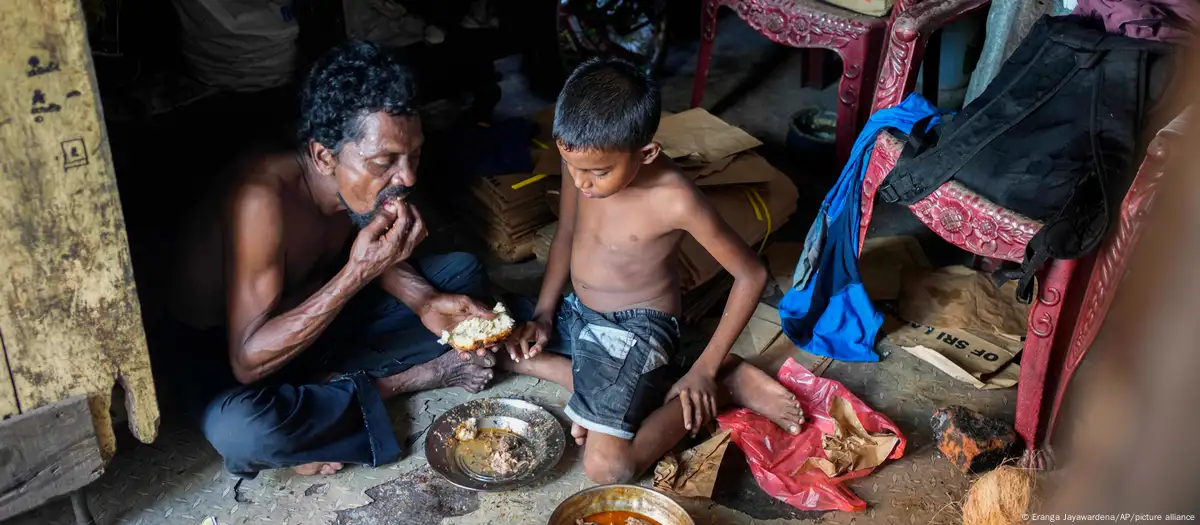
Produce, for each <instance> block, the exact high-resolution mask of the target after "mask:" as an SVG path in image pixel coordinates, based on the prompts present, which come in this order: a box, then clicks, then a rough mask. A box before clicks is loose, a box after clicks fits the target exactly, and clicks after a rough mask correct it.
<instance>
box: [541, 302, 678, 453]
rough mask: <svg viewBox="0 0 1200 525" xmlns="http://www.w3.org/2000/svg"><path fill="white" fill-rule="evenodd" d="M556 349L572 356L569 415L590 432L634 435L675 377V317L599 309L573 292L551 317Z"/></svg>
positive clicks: (653, 312) (643, 310) (644, 311)
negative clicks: (572, 383)
mask: <svg viewBox="0 0 1200 525" xmlns="http://www.w3.org/2000/svg"><path fill="white" fill-rule="evenodd" d="M555 321H556V322H555V324H556V328H557V332H558V334H557V335H558V339H559V341H556V342H557V343H558V345H554V344H553V343H552V344H551V348H555V346H557V347H558V348H556V350H558V351H559V352H561V353H563V354H566V355H569V356H571V372H572V373H571V376H572V379H573V381H574V383H575V393H574V394H572V395H571V400H570V401H569V402H567V410H566V412H567V417H570V418H571V420H573V421H574V422H575V423H578V424H579V425H580V426H582V427H584V428H586V429H588V430H589V431H593V432H600V433H602V434H609V435H612V436H616V437H619V438H622V439H633V436H634V434H635V433H636V432H637V430H638V428H639V427H640V426H641V424H642V421H645V419H646V417H647V416H649V415H650V413H651V412H654V411H655V410H657V409H658V408H659V407H661V406H663V404H664V399H663V398H664V397H666V395H667V392H669V391H670V389H671V386H672V385H673V384H674V381H675V380H676V379H677V378H678V373H677V372H678V370H677V368H678V367H677V366H672V362H673V360H674V357H675V353H676V351H677V350H678V348H679V341H680V336H679V322H678V321H677V320H676V319H675V317H673V316H671V315H668V314H665V313H663V312H659V311H657V310H651V309H647V308H638V309H632V310H624V311H620V312H613V313H599V312H595V311H593V310H592V309H590V308H588V307H586V306H584V305H583V303H582V302H580V301H579V298H578V297H576V296H575V295H574V294H572V295H570V296H569V297H567V298H566V299H564V300H563V303H562V305H561V306H560V307H559V309H558V318H557V319H556V320H555Z"/></svg>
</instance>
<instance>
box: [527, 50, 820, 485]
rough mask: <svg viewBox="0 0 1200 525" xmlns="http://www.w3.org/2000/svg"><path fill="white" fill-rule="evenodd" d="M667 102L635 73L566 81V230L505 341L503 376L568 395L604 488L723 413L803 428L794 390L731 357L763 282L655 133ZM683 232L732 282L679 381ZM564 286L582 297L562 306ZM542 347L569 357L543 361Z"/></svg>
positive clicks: (630, 68)
mask: <svg viewBox="0 0 1200 525" xmlns="http://www.w3.org/2000/svg"><path fill="white" fill-rule="evenodd" d="M661 105H662V102H661V97H660V94H659V90H658V86H657V85H656V84H655V82H654V81H653V80H652V79H651V78H649V77H648V76H647V75H645V74H644V73H643V72H642V71H641V70H640V69H638V68H637V67H636V66H634V65H632V64H630V63H628V62H624V61H619V60H592V61H589V62H587V63H585V64H583V65H581V66H580V67H579V68H578V69H576V70H575V72H574V73H573V74H572V75H571V77H570V78H569V79H568V80H567V82H566V85H565V87H564V88H563V91H562V93H561V94H560V95H559V97H558V106H557V108H556V110H555V114H554V138H555V141H556V143H557V145H558V149H559V151H560V152H561V153H562V157H563V164H564V168H565V169H564V175H563V177H562V180H563V182H562V197H561V198H562V203H561V206H560V213H559V222H558V229H557V231H556V233H555V236H554V241H553V243H552V244H551V247H550V258H549V261H548V263H547V267H546V275H545V278H544V280H543V283H542V290H541V294H540V295H539V297H538V302H537V307H536V309H535V311H534V316H533V320H532V321H531V322H529V323H527V324H524V325H522V326H520V327H519V328H518V330H517V332H516V333H514V334H513V336H512V337H510V338H509V340H508V341H507V342H506V343H505V345H506V347H507V349H508V353H509V355H510V358H511V359H512V361H514V363H511V364H509V363H505V364H506V365H508V366H506V368H512V369H514V370H516V371H518V372H522V373H526V374H531V375H535V376H538V377H543V378H546V379H550V380H552V381H555V382H557V383H559V384H562V385H564V386H565V387H567V388H569V389H571V390H572V391H573V395H572V397H571V400H570V402H569V403H568V405H567V415H568V416H569V417H570V418H571V419H572V420H573V421H574V423H575V424H574V425H573V428H572V430H571V433H572V435H574V436H575V438H576V441H577V442H579V443H580V444H585V443H584V441H585V439H586V444H585V448H584V471H585V472H586V474H587V476H588V477H589V478H591V479H592V481H595V482H597V483H615V482H627V481H630V480H632V479H633V478H634V477H636V476H637V475H638V474H640V473H642V472H645V471H646V470H647V469H648V468H650V466H651V465H653V464H654V462H655V461H657V460H658V459H659V458H660V457H662V455H663V454H665V453H666V452H668V451H669V450H670V449H671V448H672V447H674V446H675V444H676V443H678V442H679V440H681V439H682V438H683V437H684V436H685V434H687V433H688V432H689V431H690V432H691V433H693V434H695V433H696V432H697V431H699V430H700V428H701V427H702V426H703V425H704V424H706V423H707V422H708V421H709V420H710V419H712V418H713V417H714V416H716V414H717V411H718V409H719V407H721V406H723V405H726V404H731V403H732V404H737V405H740V406H744V407H747V408H750V409H752V410H754V411H756V412H758V413H760V414H763V415H764V416H766V417H768V418H770V419H771V420H772V421H774V422H775V423H776V424H778V425H780V426H781V427H783V428H784V429H786V430H788V431H790V432H796V431H798V430H799V425H800V422H801V419H802V415H801V412H800V407H799V404H798V403H797V402H796V400H795V398H794V396H792V395H791V393H790V392H789V391H788V390H787V389H786V388H784V387H783V386H782V385H780V384H779V383H778V382H776V381H775V380H774V379H772V378H771V377H770V376H768V375H767V374H765V373H763V372H762V371H761V370H758V369H757V368H754V367H753V366H750V365H748V364H745V363H743V362H741V361H740V360H737V359H736V358H731V357H729V356H728V354H729V349H730V347H731V346H732V345H733V342H734V340H735V339H737V337H738V334H740V333H741V331H742V330H743V329H744V328H745V326H746V323H747V322H748V321H749V319H750V316H751V314H752V313H753V311H754V308H755V306H756V305H757V303H758V299H759V296H760V294H761V293H762V290H763V286H764V285H765V284H766V281H767V272H766V269H765V268H764V267H763V266H762V264H761V263H760V262H759V261H758V259H757V258H756V257H755V255H754V253H753V252H752V251H751V250H750V248H749V247H748V246H747V245H746V243H745V242H744V241H743V240H742V239H741V238H740V237H738V235H737V234H736V233H735V232H734V231H733V230H732V229H731V228H730V227H729V225H728V224H726V223H725V221H724V220H722V218H721V217H720V215H718V214H717V212H716V211H715V210H714V209H713V207H712V205H711V204H710V203H709V202H708V201H707V200H706V199H705V197H704V195H703V194H701V193H700V190H699V189H698V188H696V186H695V185H694V184H692V183H691V181H690V179H688V178H687V177H686V176H684V175H683V174H682V173H681V172H680V170H679V168H678V167H677V166H676V165H675V164H674V163H673V162H672V161H671V160H670V159H669V158H666V157H665V156H663V155H660V148H659V145H658V144H656V143H655V142H654V133H655V132H656V131H657V129H658V121H659V115H660V113H661V111H662V108H661ZM684 232H687V233H689V234H691V235H692V236H693V237H695V238H696V240H697V241H699V242H700V244H701V245H703V246H704V247H705V248H706V249H707V250H708V252H709V253H711V254H712V255H713V257H715V258H716V259H717V261H719V262H720V263H721V265H722V266H724V267H725V269H726V270H727V271H728V272H729V273H730V274H732V275H733V277H734V279H735V280H734V285H733V290H732V291H731V292H730V294H729V300H728V302H727V303H726V305H725V313H724V315H722V316H721V321H720V324H719V325H718V326H717V329H716V332H715V333H714V334H713V337H712V339H711V340H710V341H709V343H708V346H707V347H706V348H705V350H704V352H703V353H702V354H701V355H700V357H699V358H698V359H697V360H696V362H695V364H694V365H692V367H691V369H690V370H688V371H687V372H686V374H685V375H683V377H682V378H679V379H678V381H675V382H674V383H672V381H673V380H674V379H676V378H678V375H675V376H674V377H672V376H671V371H672V368H673V367H672V366H671V363H673V362H674V361H675V353H676V351H677V350H678V348H679V338H680V334H679V324H678V322H677V320H676V317H677V316H679V314H680V310H681V305H680V302H681V294H680V282H679V269H678V263H677V261H678V248H679V243H680V240H681V239H682V237H683V234H684ZM568 277H570V279H571V282H572V284H573V288H574V292H575V293H574V294H573V295H571V296H570V297H568V298H566V299H565V300H563V299H562V298H561V297H562V296H561V294H562V290H563V287H564V286H565V285H566V284H567V278H568ZM555 328H557V333H555V330H554V329H555ZM555 336H557V337H555ZM552 339H561V341H554V343H557V344H553V343H551V341H552ZM531 342H532V344H530V343H531ZM547 346H549V347H550V348H551V349H557V348H556V347H559V348H561V351H562V353H563V354H566V355H569V356H570V360H568V359H566V358H564V357H563V356H561V355H554V354H551V353H544V354H543V353H540V352H541V350H542V349H544V348H546V347H547ZM664 403H665V404H664Z"/></svg>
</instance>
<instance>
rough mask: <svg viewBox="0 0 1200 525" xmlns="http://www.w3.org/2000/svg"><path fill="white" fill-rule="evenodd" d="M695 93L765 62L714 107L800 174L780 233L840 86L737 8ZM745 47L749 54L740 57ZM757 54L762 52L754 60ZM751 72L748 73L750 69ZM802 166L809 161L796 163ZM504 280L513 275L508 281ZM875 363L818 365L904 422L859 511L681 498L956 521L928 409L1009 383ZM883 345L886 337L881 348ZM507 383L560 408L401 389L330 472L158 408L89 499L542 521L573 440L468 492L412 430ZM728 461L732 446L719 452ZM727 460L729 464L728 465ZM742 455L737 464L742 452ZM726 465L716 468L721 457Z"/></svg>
mask: <svg viewBox="0 0 1200 525" xmlns="http://www.w3.org/2000/svg"><path fill="white" fill-rule="evenodd" d="M718 35H719V36H718V39H717V45H716V56H715V57H714V62H713V70H712V73H711V75H710V82H709V87H708V96H707V98H706V106H708V107H711V106H712V105H713V104H715V103H716V101H718V100H720V99H721V98H723V97H724V96H725V95H726V94H729V93H731V92H735V91H736V90H737V86H738V84H739V83H741V82H742V81H743V80H745V79H746V78H747V77H748V76H753V75H755V74H756V73H752V71H754V70H755V69H756V68H759V69H766V70H767V73H769V74H766V75H765V76H764V77H763V79H762V81H761V82H758V83H757V84H756V85H755V86H754V87H752V88H751V89H748V90H744V92H742V93H741V94H740V96H739V97H738V98H737V99H736V100H734V101H732V103H731V104H726V106H727V109H725V110H724V111H721V112H720V113H719V114H720V116H721V117H722V118H724V119H726V120H727V121H729V122H731V123H733V124H736V125H739V126H742V127H744V128H745V129H747V130H748V131H750V132H751V133H752V134H754V135H756V136H758V137H759V138H760V139H762V140H763V141H764V142H765V143H766V146H764V149H767V150H772V151H773V152H774V153H770V152H767V153H765V154H767V155H768V158H769V159H771V160H772V162H773V163H775V164H776V165H777V166H779V167H780V168H781V169H783V170H784V171H786V172H788V173H789V175H791V176H793V178H794V179H795V180H796V181H797V184H798V186H799V187H800V190H801V203H800V210H799V211H798V212H797V214H796V215H795V216H794V217H793V219H792V224H791V225H789V227H788V228H787V229H786V232H790V233H785V234H783V235H782V236H781V238H784V239H787V238H789V237H790V238H792V239H798V238H799V236H802V235H803V231H804V230H805V229H806V228H807V225H808V224H809V222H810V221H811V219H812V217H813V216H814V214H815V207H816V204H817V203H819V202H820V199H821V197H822V196H823V195H824V193H825V191H826V190H827V189H828V187H829V185H830V184H831V183H832V182H833V180H834V179H835V178H836V173H834V172H832V171H831V170H824V171H822V170H813V169H811V166H806V164H805V159H795V158H789V156H788V155H787V154H786V153H785V152H782V151H781V149H782V148H781V145H782V143H783V140H784V135H785V133H786V129H787V119H788V116H789V115H790V114H791V113H792V112H793V111H795V110H796V109H799V108H800V107H802V106H805V105H808V104H822V105H826V106H827V107H832V105H833V104H835V103H836V95H835V92H834V90H833V87H834V86H831V87H829V88H827V89H824V90H820V91H818V90H811V89H803V88H801V87H800V81H799V72H800V70H801V68H800V66H801V64H800V59H801V56H800V54H799V53H794V52H783V53H780V52H779V50H778V49H775V48H774V46H772V45H771V44H770V43H769V42H767V41H766V40H765V39H764V38H762V37H760V36H758V35H756V34H754V33H753V31H752V30H750V29H749V28H747V27H746V26H745V24H744V23H742V22H741V21H740V20H738V19H736V18H735V17H727V18H726V19H724V20H723V21H722V23H721V26H720V30H719V33H718ZM694 57H695V48H694V46H693V47H691V48H688V47H687V46H684V47H682V48H680V49H675V50H673V52H672V54H671V56H670V58H669V60H668V70H669V71H668V75H667V77H666V79H665V81H664V102H665V106H666V109H668V110H671V111H679V110H682V109H685V108H686V106H687V102H688V99H689V98H690V91H691V74H692V68H694V63H695V58H694ZM747 57H750V58H747ZM511 66H512V64H501V70H502V71H507V72H508V73H507V74H506V75H505V79H504V81H503V83H502V84H503V87H504V99H503V100H502V102H501V105H500V108H499V112H500V113H501V114H511V115H519V114H528V113H530V112H532V111H534V110H537V109H540V108H541V107H544V105H545V104H546V102H545V101H541V100H538V99H536V97H533V96H531V95H529V94H528V92H527V91H526V90H524V89H523V83H522V79H521V78H520V77H519V76H515V75H514V74H512V73H511V71H512V70H513V69H515V68H512V67H511ZM760 66H761V67H760ZM748 72H750V73H748ZM806 170H807V171H806ZM908 226H910V224H909V223H907V222H905V221H904V220H902V219H900V218H897V219H896V221H895V222H891V221H888V220H877V221H876V224H875V227H873V229H872V231H875V232H880V233H896V232H897V231H904V230H905V228H907V227H908ZM491 271H492V272H493V276H494V277H495V278H499V279H506V280H508V281H514V280H515V281H519V282H518V284H521V283H522V282H523V284H524V286H520V287H521V288H526V289H528V287H533V289H536V283H537V276H538V268H537V267H536V265H531V264H525V265H516V266H509V267H494V268H492V269H491ZM508 284H511V283H508ZM880 350H881V351H882V352H884V353H885V354H887V355H886V357H885V358H884V359H883V360H882V361H881V362H880V363H877V364H854V363H840V362H837V363H834V364H832V365H831V366H830V367H829V368H828V369H827V370H826V372H825V374H824V376H825V377H828V378H832V379H836V380H838V381H841V382H842V383H843V384H844V385H846V386H847V387H848V388H849V389H850V390H851V391H853V392H855V393H856V394H857V395H858V396H859V397H860V398H862V399H863V400H864V401H865V402H867V403H868V404H870V405H871V406H872V407H874V408H875V409H876V410H879V411H881V412H883V413H884V414H886V415H888V416H889V417H890V418H891V419H892V420H894V421H895V422H896V424H897V425H898V426H899V427H900V428H901V430H902V431H903V432H904V433H905V435H906V437H907V438H908V440H909V441H908V449H907V453H906V454H905V456H904V457H903V458H901V459H899V460H896V461H889V462H887V463H885V464H884V465H883V466H882V467H881V468H879V469H878V470H877V471H876V472H875V473H874V474H872V475H871V476H868V477H865V478H862V479H859V480H856V481H854V482H851V483H850V487H851V488H852V489H853V490H854V492H855V493H856V494H858V495H859V497H861V498H863V499H864V500H866V501H867V503H868V504H869V508H868V510H867V511H865V512H862V513H854V514H850V513H841V512H830V513H825V514H815V513H799V512H796V511H795V510H794V509H792V508H791V507H788V506H787V505H784V504H782V503H779V502H776V501H774V500H772V499H770V498H769V497H767V496H765V494H763V493H762V492H761V491H760V490H759V489H757V487H754V486H753V484H752V483H749V484H748V483H747V477H746V475H745V469H744V468H742V469H741V472H740V473H739V474H733V475H731V477H730V479H725V478H722V485H723V487H724V488H719V490H718V492H719V493H720V497H717V498H716V500H717V501H715V502H714V501H709V500H692V501H684V502H683V503H684V504H685V505H686V506H687V507H688V508H689V510H690V511H691V512H692V515H693V516H694V517H695V519H696V522H697V523H698V524H722V525H727V524H768V523H770V524H790V523H808V522H813V521H821V522H828V523H840V524H842V523H844V524H850V523H854V524H859V525H865V524H875V523H879V524H885V523H886V524H917V523H921V524H926V523H958V522H959V521H960V518H959V515H958V514H957V510H956V508H955V505H954V503H955V502H957V501H959V500H960V499H961V498H962V496H963V494H964V492H965V490H966V488H967V487H968V486H969V483H970V481H971V479H970V478H969V477H968V476H965V475H963V474H961V473H960V472H958V471H957V470H956V469H955V468H954V467H953V466H951V464H950V463H949V462H948V461H946V460H945V459H942V458H939V457H938V455H937V453H936V450H935V448H934V446H933V443H932V435H931V429H930V427H929V417H930V415H931V414H932V413H933V411H934V410H935V409H937V408H938V407H940V406H944V405H948V404H958V405H964V406H967V407H970V408H973V409H975V410H979V411H980V412H983V413H985V414H989V415H993V416H997V417H1001V418H1004V419H1006V420H1009V421H1011V419H1012V417H1013V415H1014V412H1015V399H1016V392H1015V390H1014V389H1009V390H1001V391H987V392H984V391H977V390H974V389H973V388H971V387H969V386H966V385H963V384H961V383H957V382H955V381H954V380H952V379H950V378H949V377H948V376H946V375H945V374H943V373H941V372H940V371H938V370H937V369H935V368H934V367H933V366H931V365H928V364H926V363H924V362H922V361H919V360H917V359H916V358H914V357H912V356H910V355H909V354H908V353H907V352H904V351H902V350H896V349H888V348H881V349H880ZM889 350H891V351H889ZM489 396H517V397H523V398H526V399H529V400H532V401H535V402H537V403H539V404H541V405H543V406H545V407H547V408H549V409H550V410H551V411H553V412H555V414H556V415H558V416H559V417H560V419H562V420H563V421H564V422H565V421H566V420H565V418H564V417H563V414H562V407H563V406H564V405H565V403H566V401H567V394H566V392H565V391H563V390H562V389H561V388H559V387H558V386H557V385H553V384H549V383H544V382H539V381H537V380H534V379H531V378H526V377H507V378H502V379H501V380H500V381H499V382H498V383H497V384H496V385H494V386H493V387H492V388H490V389H488V390H487V391H485V392H483V393H482V394H479V395H478V396H471V395H469V394H467V393H465V392H463V391H461V390H437V391H431V392H425V393H421V394H418V395H414V396H410V397H406V398H402V399H397V400H395V401H393V402H392V403H391V404H390V410H391V413H392V414H393V423H394V426H395V428H396V432H397V435H398V436H400V439H401V440H402V442H403V443H404V445H405V446H406V449H407V450H406V452H405V457H404V459H403V460H402V461H400V462H398V463H396V464H393V465H389V466H386V467H381V468H376V469H371V468H358V467H349V468H347V469H346V470H345V471H343V472H341V473H339V474H338V475H336V476H332V477H328V478H302V477H297V476H293V475H292V474H291V473H290V472H289V471H271V472H265V473H263V474H262V475H260V476H259V477H258V478H257V479H255V480H251V481H243V482H240V483H239V482H237V481H236V480H235V479H234V478H232V477H231V476H229V475H228V474H226V473H225V472H224V470H223V469H222V467H221V461H220V458H219V457H218V456H217V455H216V454H215V452H214V451H213V450H212V448H211V447H210V446H209V445H208V444H207V443H205V442H204V440H203V439H202V438H201V437H200V436H199V435H198V434H197V433H195V432H194V431H192V430H189V429H187V428H185V427H183V426H180V425H179V424H177V423H176V422H173V421H171V420H170V419H168V420H166V421H164V425H163V430H162V434H161V436H160V438H159V439H158V441H156V442H155V443H153V444H150V445H142V444H138V443H136V442H134V441H133V440H132V439H131V438H130V439H127V440H126V441H125V442H123V443H122V444H121V446H120V450H119V451H118V454H117V456H116V457H115V458H114V459H113V461H112V463H111V464H110V465H109V468H108V469H107V470H106V472H105V474H104V475H103V476H102V477H101V478H100V479H99V481H97V482H96V483H95V484H94V485H93V486H92V487H90V488H89V492H88V502H89V505H90V507H91V509H92V511H93V512H94V514H95V516H96V518H97V522H98V524H100V525H109V524H133V525H151V524H168V523H170V524H175V523H183V524H199V523H201V521H202V520H204V519H205V518H206V517H210V516H211V517H214V518H216V519H217V520H218V522H219V523H221V524H252V523H276V524H318V523H337V524H348V523H366V524H390V523H406V524H407V523H413V524H420V525H435V524H443V523H444V524H462V525H469V524H532V523H544V520H545V519H546V517H547V516H548V515H549V514H550V512H551V511H552V509H554V507H555V506H556V505H557V504H558V503H559V502H560V501H562V500H563V499H564V498H566V497H567V496H569V495H571V494H572V493H574V492H576V491H578V490H580V489H582V488H585V487H587V486H590V485H591V484H590V482H588V481H587V480H586V479H585V478H584V476H583V473H582V466H581V464H580V462H579V450H578V449H577V448H576V447H574V445H569V446H568V450H567V452H566V454H565V456H564V458H563V460H562V462H561V463H560V465H559V466H558V468H557V469H556V471H555V472H554V474H553V475H551V476H550V477H549V478H548V479H546V480H544V481H543V482H541V483H540V484H539V485H537V486H534V487H528V488H525V489H521V490H517V491H513V492H508V493H500V494H489V493H485V494H476V493H470V492H466V491H462V490H459V489H455V488H454V487H451V486H449V485H448V484H446V483H444V482H442V481H441V480H440V479H439V478H438V476H437V475H436V474H435V473H433V472H431V471H430V470H429V469H428V466H427V463H426V461H425V458H424V453H423V451H424V437H423V431H424V430H425V429H426V428H427V427H428V426H429V425H430V424H431V423H432V421H433V418H434V417H436V416H437V415H438V414H440V413H441V412H443V411H444V410H446V409H448V408H449V407H451V406H454V405H456V404H458V403H461V402H463V401H466V400H467V399H470V398H472V397H489ZM727 460H728V461H740V459H736V458H727ZM738 466H739V465H734V467H735V469H734V470H737V469H736V467H738ZM740 466H742V467H744V463H743V464H741V465H740ZM722 472H723V474H722V476H724V475H725V474H724V470H723V471H722ZM643 483H648V479H647V480H643ZM12 523H13V524H14V525H33V524H38V525H41V524H71V523H74V521H73V518H72V514H71V509H70V505H69V503H67V502H66V501H57V502H52V503H50V504H48V505H46V506H44V507H43V508H41V509H39V510H36V511H34V512H31V513H29V514H27V515H24V516H21V517H18V518H15V519H14V520H13V521H12Z"/></svg>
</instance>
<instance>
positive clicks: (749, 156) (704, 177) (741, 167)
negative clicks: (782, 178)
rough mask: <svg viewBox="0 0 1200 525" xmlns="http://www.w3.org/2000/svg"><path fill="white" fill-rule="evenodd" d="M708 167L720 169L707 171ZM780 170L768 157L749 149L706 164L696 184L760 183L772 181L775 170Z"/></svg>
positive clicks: (705, 185)
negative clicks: (728, 157)
mask: <svg viewBox="0 0 1200 525" xmlns="http://www.w3.org/2000/svg"><path fill="white" fill-rule="evenodd" d="M722 166H723V167H722ZM708 168H719V169H714V170H712V171H707V170H708ZM778 171H779V170H776V169H775V167H774V166H771V164H770V163H768V162H767V159H764V158H762V156H761V155H759V154H757V153H755V152H753V151H747V152H745V153H742V154H739V155H737V156H735V157H732V158H731V159H722V160H721V161H717V162H716V163H713V164H709V165H707V166H705V167H704V168H703V169H701V170H700V172H699V173H700V178H698V179H696V185H697V186H700V187H701V188H703V187H707V186H720V185H723V184H758V183H763V182H770V181H771V178H772V177H774V173H773V172H778ZM706 173H707V174H706Z"/></svg>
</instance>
